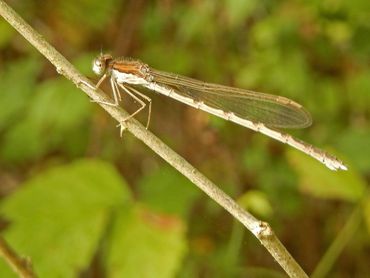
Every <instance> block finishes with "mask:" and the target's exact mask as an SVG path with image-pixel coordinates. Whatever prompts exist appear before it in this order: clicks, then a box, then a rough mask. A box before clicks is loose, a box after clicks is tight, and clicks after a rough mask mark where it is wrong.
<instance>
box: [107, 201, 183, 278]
mask: <svg viewBox="0 0 370 278" xmlns="http://www.w3.org/2000/svg"><path fill="white" fill-rule="evenodd" d="M110 242H111V244H110V250H109V252H108V255H107V261H106V269H107V277H111V278H115V277H117V278H120V277H142V278H145V277H153V276H155V277H160V278H165V277H175V275H176V273H177V271H178V269H179V267H180V265H181V262H182V259H183V257H184V255H185V252H186V241H185V226H184V223H183V222H182V221H181V220H180V219H178V218H175V217H170V216H165V215H158V214H154V213H152V212H150V211H148V210H145V209H143V208H140V207H136V208H135V209H133V210H126V211H121V212H120V214H119V215H118V217H117V219H116V222H115V224H114V227H113V230H112V236H111V241H110Z"/></svg>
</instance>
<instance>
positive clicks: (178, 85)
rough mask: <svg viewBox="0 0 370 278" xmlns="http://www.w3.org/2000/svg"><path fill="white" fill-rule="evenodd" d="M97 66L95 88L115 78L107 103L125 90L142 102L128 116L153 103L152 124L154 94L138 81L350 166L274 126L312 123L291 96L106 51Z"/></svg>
mask: <svg viewBox="0 0 370 278" xmlns="http://www.w3.org/2000/svg"><path fill="white" fill-rule="evenodd" d="M93 71H94V72H95V73H96V74H97V75H99V76H102V77H101V78H100V80H99V82H98V83H97V84H96V88H98V87H99V86H100V85H101V84H102V82H103V81H104V80H105V79H106V78H110V84H111V87H112V90H113V99H114V102H103V103H104V104H107V105H113V106H117V105H118V104H119V101H120V100H121V92H125V93H126V94H128V95H129V96H131V97H132V98H133V99H134V100H135V101H137V102H138V103H139V104H140V107H139V109H137V110H136V111H135V112H134V113H132V114H131V115H130V116H129V117H128V118H127V119H126V120H128V119H129V118H131V117H133V116H135V115H136V114H137V113H139V112H140V111H141V110H143V109H144V108H145V107H146V106H147V105H148V106H149V107H148V110H149V111H148V121H147V127H148V125H149V122H150V115H151V99H150V98H149V97H148V96H147V95H145V94H143V93H141V92H139V91H138V90H137V89H135V88H134V87H133V86H132V85H138V86H142V87H145V88H148V89H150V90H152V91H155V92H157V93H160V94H163V95H165V96H168V97H171V98H174V99H176V100H178V101H180V102H183V103H185V104H187V105H190V106H192V107H195V108H198V109H201V110H203V111H206V112H208V113H211V114H213V115H216V116H218V117H221V118H223V119H226V120H229V121H232V122H234V123H237V124H239V125H242V126H245V127H247V128H250V129H252V130H254V131H257V132H260V133H263V134H265V135H267V136H269V137H271V138H274V139H276V140H278V141H280V142H282V143H286V144H288V145H290V146H292V147H294V148H296V149H298V150H300V151H302V152H304V153H306V154H308V155H310V156H312V157H313V158H315V159H317V160H319V161H320V162H322V163H323V164H325V165H326V166H327V167H328V168H330V169H331V170H337V169H341V170H347V167H346V166H345V165H344V164H343V163H342V161H340V160H339V159H337V158H336V157H334V156H332V155H330V154H328V153H326V152H324V151H322V150H320V149H318V148H316V147H314V146H312V145H310V144H307V143H305V142H303V141H301V140H299V139H296V138H294V137H292V136H290V135H289V134H284V133H281V132H280V131H277V130H275V129H273V128H304V127H307V126H309V125H310V124H311V116H310V114H309V113H308V112H307V111H306V110H305V109H304V108H303V107H302V106H301V105H300V104H298V103H296V102H294V101H293V100H290V99H288V98H285V97H281V96H274V95H269V94H263V93H258V92H254V91H249V90H243V89H238V88H233V87H228V86H222V85H217V84H211V83H206V82H201V81H198V80H196V79H192V78H188V77H185V76H181V75H177V74H172V73H167V72H163V71H159V70H156V69H153V68H151V67H149V66H148V65H147V64H145V63H143V62H141V61H138V60H134V59H131V58H115V59H114V58H113V57H112V56H111V55H108V54H101V55H99V56H98V57H97V58H96V59H95V60H94V62H93Z"/></svg>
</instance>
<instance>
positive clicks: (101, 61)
mask: <svg viewBox="0 0 370 278" xmlns="http://www.w3.org/2000/svg"><path fill="white" fill-rule="evenodd" d="M112 60H113V57H112V55H110V54H100V55H99V56H98V57H96V58H95V59H94V61H93V64H92V69H93V71H94V72H95V74H97V75H102V74H103V73H104V72H105V71H106V70H107V67H108V65H109V63H110V62H111V61H112Z"/></svg>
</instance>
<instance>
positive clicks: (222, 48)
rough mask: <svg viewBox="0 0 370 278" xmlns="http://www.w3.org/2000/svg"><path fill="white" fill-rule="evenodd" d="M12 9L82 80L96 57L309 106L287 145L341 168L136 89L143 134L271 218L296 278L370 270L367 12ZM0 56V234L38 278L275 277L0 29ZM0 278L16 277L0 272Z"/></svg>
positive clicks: (271, 7)
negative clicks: (304, 124)
mask: <svg viewBox="0 0 370 278" xmlns="http://www.w3.org/2000/svg"><path fill="white" fill-rule="evenodd" d="M7 3H9V5H11V6H12V7H13V8H14V9H15V10H16V11H17V12H18V13H19V14H20V15H21V16H22V17H24V19H25V20H26V21H27V22H29V23H30V24H31V25H32V26H33V27H34V28H35V29H36V30H37V31H38V32H40V33H41V34H42V35H43V36H44V37H45V38H46V40H47V41H49V42H50V43H51V44H52V45H53V46H55V47H56V49H57V50H58V51H60V52H61V53H62V54H63V55H64V56H65V57H66V58H67V59H69V60H70V61H71V62H72V63H73V64H74V65H75V66H76V67H78V68H79V69H80V70H81V71H82V72H83V73H84V74H86V75H87V76H89V77H90V78H91V79H92V80H94V82H97V80H98V77H95V76H94V75H93V73H92V70H91V62H92V60H93V58H94V57H95V56H96V55H97V54H99V53H100V51H101V50H102V51H103V52H109V53H112V54H113V55H114V56H131V57H135V58H138V59H141V60H142V61H144V62H145V63H148V64H149V65H150V66H152V67H154V68H157V69H160V70H165V71H169V72H175V73H179V74H183V75H187V76H190V77H194V78H197V79H200V80H204V81H207V82H213V83H219V84H225V85H231V86H236V87H241V88H246V89H252V90H257V91H261V92H265V93H270V94H277V95H282V96H285V97H289V98H291V99H294V100H295V101H297V102H299V103H301V104H302V105H303V106H305V107H306V108H307V109H308V110H309V111H310V112H311V114H312V117H313V121H314V122H313V125H312V126H311V127H309V128H307V129H304V130H289V131H288V132H289V133H291V134H293V135H295V136H297V137H299V138H301V139H303V140H305V141H307V142H310V143H312V144H314V145H316V146H318V147H320V148H323V149H325V150H327V151H329V152H331V153H333V154H335V155H337V156H339V157H340V158H341V159H342V160H343V161H345V163H346V164H347V166H348V167H349V171H347V172H332V171H330V170H329V169H327V168H326V167H325V166H323V165H322V164H320V163H319V162H317V161H316V160H314V159H312V158H309V157H307V156H306V155H304V154H301V153H299V152H297V151H295V150H293V149H292V148H291V147H288V146H286V145H283V144H281V143H279V142H276V141H274V140H272V139H270V138H267V137H265V136H264V135H261V134H258V133H255V132H253V131H251V130H248V129H246V128H244V127H241V126H238V125H235V124H233V123H230V122H226V121H224V120H222V119H218V118H216V117H214V116H211V115H208V114H207V113H204V112H201V111H198V110H195V109H193V108H190V107H187V106H185V105H183V104H181V103H178V102H176V101H174V100H172V99H168V98H166V97H163V96H159V95H156V94H154V93H152V92H147V91H144V92H145V93H147V95H148V96H149V97H150V98H152V101H153V111H152V120H151V124H150V130H151V131H152V132H153V133H154V134H156V135H157V136H158V137H159V138H161V139H162V140H163V141H165V142H166V143H167V144H168V145H169V146H170V147H171V148H173V149H174V150H175V151H176V152H178V153H179V154H180V155H182V156H183V157H185V158H186V159H187V160H188V161H189V162H191V163H192V164H193V165H194V166H195V167H196V168H198V169H199V170H200V171H201V172H203V173H204V174H205V175H206V176H207V177H209V178H210V179H211V180H212V181H214V182H215V183H216V184H217V185H218V186H220V187H221V188H222V189H223V190H224V191H226V192H227V193H228V194H230V195H231V196H232V197H233V198H234V199H236V200H238V202H239V203H240V204H241V205H242V206H243V207H244V208H246V209H248V210H249V211H251V212H252V213H253V214H254V215H255V216H257V217H258V218H260V219H263V220H265V221H267V222H269V223H270V224H271V226H272V228H273V229H274V231H275V232H276V234H277V236H278V237H279V238H280V239H281V241H282V242H283V244H284V245H285V246H286V247H287V249H288V250H289V252H290V253H291V254H292V255H293V257H294V258H295V259H296V260H297V261H298V263H299V264H300V265H301V266H302V267H303V268H304V270H305V271H306V272H307V273H308V274H312V273H313V272H315V275H314V277H366V276H367V275H369V274H368V273H369V272H370V267H369V260H370V249H369V229H370V203H369V196H368V193H367V187H368V181H369V173H370V159H369V157H370V146H369V143H370V142H369V139H370V125H369V113H370V67H369V62H370V21H369V18H370V4H369V3H370V2H369V1H368V0H352V1H345V0H322V1H298V0H289V1H270V0H264V1H259V0H248V1H242V0H223V1H213V0H204V1H197V0H192V1H191V0H188V1H173V0H162V1H144V0H136V1H135V0H131V1H118V0H107V1H100V0H80V1H72V0H63V1H61V0H60V1H50V0H47V1H46V0H45V1H37V0H33V1H31V0H30V1H16V0H13V1H10V0H9V1H7ZM0 49H1V53H0V81H1V82H0V195H1V200H0V202H1V203H0V212H1V231H2V234H3V235H4V237H5V238H6V239H7V241H8V242H9V243H10V244H11V245H12V246H13V247H14V248H15V249H16V250H17V252H18V253H19V254H22V255H24V256H29V257H30V258H31V260H32V262H33V265H34V268H35V271H36V272H37V273H38V274H39V275H40V277H283V276H284V274H283V271H282V270H281V268H280V267H279V266H278V265H277V264H276V263H275V262H274V260H273V258H272V257H271V256H270V255H269V253H268V252H267V251H266V250H265V249H264V248H263V247H262V246H261V244H260V243H259V242H258V241H257V239H255V238H254V237H253V236H252V235H251V233H250V232H249V231H247V230H245V228H244V227H242V226H241V224H239V223H237V222H236V221H235V220H233V218H232V217H231V216H230V215H229V214H228V213H226V212H225V211H224V210H223V209H221V208H220V207H219V206H218V205H216V204H215V203H214V201H212V200H210V199H209V198H208V197H207V196H205V194H203V193H202V192H200V190H199V189H197V188H196V187H195V186H194V185H193V184H191V183H190V182H189V181H187V180H186V179H185V178H183V177H182V176H181V175H180V174H179V173H177V172H176V171H175V170H174V169H172V168H171V167H170V166H168V165H167V164H166V163H165V162H164V161H163V160H162V159H161V158H159V157H158V156H157V155H156V154H154V153H153V152H152V151H151V150H150V149H148V148H147V147H146V146H145V145H144V144H142V143H141V142H139V141H138V140H137V139H135V138H134V137H133V136H132V135H130V134H129V133H124V136H123V138H120V137H119V130H118V129H117V128H116V122H115V121H114V120H112V119H111V118H110V117H109V116H108V115H107V114H106V113H105V112H104V111H103V110H102V109H101V108H100V107H99V106H98V105H96V104H94V103H91V102H90V101H89V99H88V98H87V97H86V95H85V94H84V93H83V92H82V91H79V90H78V89H77V88H75V87H74V86H73V85H72V84H71V83H70V82H69V81H68V80H66V79H65V78H64V77H62V76H60V75H58V74H57V72H56V70H55V68H54V67H53V66H52V65H51V64H50V63H49V62H48V61H47V60H46V59H45V58H44V57H43V56H41V55H40V54H39V53H38V52H37V51H36V50H35V49H34V48H33V47H32V46H31V45H30V44H29V43H28V42H26V41H25V40H24V39H23V37H21V36H20V35H19V34H18V33H17V32H15V31H14V30H13V29H12V27H10V25H9V24H8V23H7V22H5V20H3V19H2V20H0ZM103 88H104V89H105V90H106V92H110V88H109V86H108V85H107V84H106V86H103ZM122 106H124V107H125V108H126V109H127V110H128V111H134V110H135V108H136V107H137V106H136V104H135V103H132V101H131V100H130V99H129V98H126V97H124V100H123V104H122ZM137 119H139V120H140V121H141V122H143V123H144V124H145V120H146V113H145V112H143V113H141V114H140V115H139V116H138V117H137ZM0 276H1V277H15V276H14V275H12V273H11V271H10V270H9V267H8V266H6V265H5V264H4V263H3V262H2V261H0Z"/></svg>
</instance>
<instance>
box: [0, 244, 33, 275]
mask: <svg viewBox="0 0 370 278" xmlns="http://www.w3.org/2000/svg"><path fill="white" fill-rule="evenodd" d="M0 256H1V257H3V258H4V260H5V261H6V262H7V263H8V265H9V266H10V267H11V268H12V269H13V271H14V272H15V273H17V274H18V276H19V277H22V278H35V277H36V275H35V274H34V273H33V270H32V265H31V261H30V260H28V259H24V258H21V257H20V256H18V255H17V253H16V252H15V251H14V250H12V249H11V248H10V246H9V245H8V244H7V243H6V241H5V240H4V239H3V238H2V237H0Z"/></svg>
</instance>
